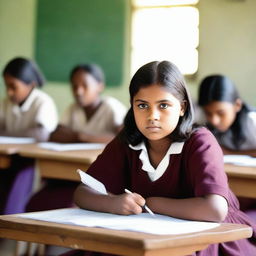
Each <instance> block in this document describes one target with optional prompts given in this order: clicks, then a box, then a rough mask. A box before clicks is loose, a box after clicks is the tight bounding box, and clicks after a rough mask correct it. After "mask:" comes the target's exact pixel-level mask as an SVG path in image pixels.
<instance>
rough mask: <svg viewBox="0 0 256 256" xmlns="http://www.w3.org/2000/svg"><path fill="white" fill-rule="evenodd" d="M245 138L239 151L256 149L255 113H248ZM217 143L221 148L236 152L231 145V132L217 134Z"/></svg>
mask: <svg viewBox="0 0 256 256" xmlns="http://www.w3.org/2000/svg"><path fill="white" fill-rule="evenodd" d="M245 122H246V124H245V127H246V128H245V129H246V138H245V141H244V142H243V144H242V145H241V146H240V149H239V150H253V149H256V112H255V111H251V112H248V118H247V119H246V120H245ZM215 136H216V138H217V141H218V142H219V144H220V145H221V146H224V147H227V148H229V149H231V150H236V147H235V145H234V144H233V136H232V132H231V130H228V131H227V132H225V133H219V134H218V133H217V134H216V135H215Z"/></svg>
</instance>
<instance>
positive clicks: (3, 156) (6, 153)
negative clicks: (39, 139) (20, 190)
mask: <svg viewBox="0 0 256 256" xmlns="http://www.w3.org/2000/svg"><path fill="white" fill-rule="evenodd" d="M22 146H23V145H21V144H0V168H3V169H5V168H8V167H10V164H11V156H12V155H14V154H17V153H18V151H19V149H20V148H21V147H22Z"/></svg>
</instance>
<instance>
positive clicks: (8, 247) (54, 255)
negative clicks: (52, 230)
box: [0, 239, 70, 256]
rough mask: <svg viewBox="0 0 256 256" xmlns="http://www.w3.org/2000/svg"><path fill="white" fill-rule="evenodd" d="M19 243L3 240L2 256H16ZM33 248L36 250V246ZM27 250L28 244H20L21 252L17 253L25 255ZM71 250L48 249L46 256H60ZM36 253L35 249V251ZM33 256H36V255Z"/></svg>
mask: <svg viewBox="0 0 256 256" xmlns="http://www.w3.org/2000/svg"><path fill="white" fill-rule="evenodd" d="M16 245H17V242H16V241H14V240H7V239H1V240H0V256H14V255H15V251H16ZM33 248H36V247H35V246H34V247H33ZM26 250H27V243H26V242H19V250H18V251H17V256H23V255H25V253H26ZM69 250H70V249H69V248H62V247H57V246H51V247H48V249H47V253H46V254H45V256H58V255H60V254H62V253H64V252H66V251H69ZM34 251H35V249H34ZM33 255H35V256H36V253H34V254H33Z"/></svg>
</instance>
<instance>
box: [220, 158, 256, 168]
mask: <svg viewBox="0 0 256 256" xmlns="http://www.w3.org/2000/svg"><path fill="white" fill-rule="evenodd" d="M223 160H224V163H230V164H234V165H240V166H252V167H255V166H256V157H251V156H247V155H224V157H223Z"/></svg>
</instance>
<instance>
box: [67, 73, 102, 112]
mask: <svg viewBox="0 0 256 256" xmlns="http://www.w3.org/2000/svg"><path fill="white" fill-rule="evenodd" d="M71 84H72V90H73V95H74V97H75V99H76V102H77V103H78V104H79V105H80V106H81V107H87V106H90V105H92V104H94V103H95V102H96V101H97V100H98V98H99V95H100V93H101V92H102V90H103V87H104V86H103V84H102V83H99V82H98V81H97V80H96V79H95V78H94V77H93V76H92V75H91V74H89V73H87V72H85V71H83V70H78V71H77V72H76V73H75V74H74V75H73V77H72V79H71Z"/></svg>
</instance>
